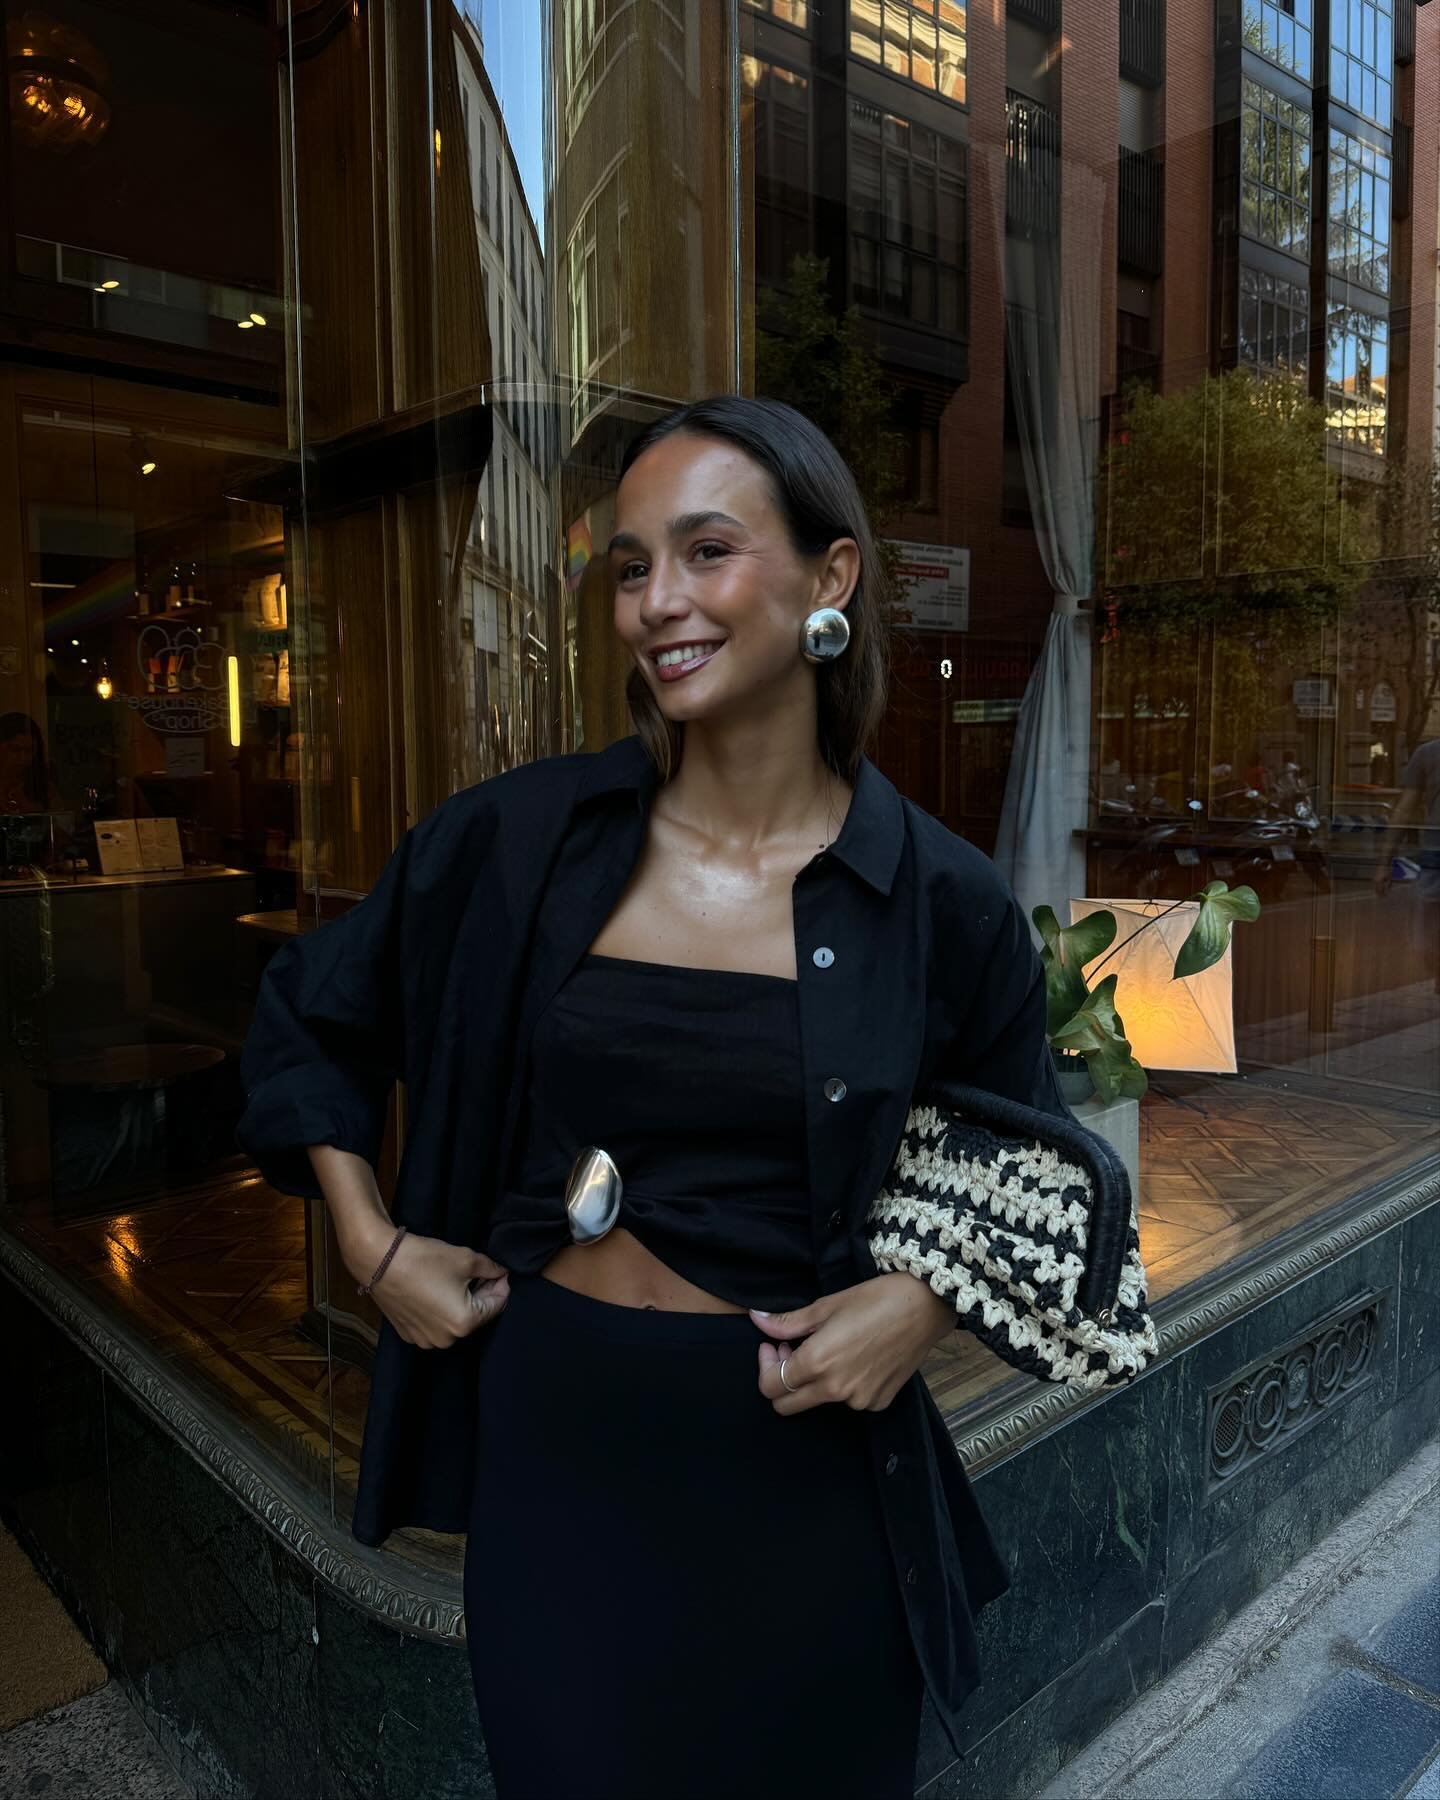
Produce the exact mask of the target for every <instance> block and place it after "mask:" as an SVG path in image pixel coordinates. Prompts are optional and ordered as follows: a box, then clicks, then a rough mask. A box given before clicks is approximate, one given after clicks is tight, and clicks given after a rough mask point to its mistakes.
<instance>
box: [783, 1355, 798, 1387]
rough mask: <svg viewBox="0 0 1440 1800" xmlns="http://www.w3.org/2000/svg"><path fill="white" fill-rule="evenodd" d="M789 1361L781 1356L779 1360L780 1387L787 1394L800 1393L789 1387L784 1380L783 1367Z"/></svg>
mask: <svg viewBox="0 0 1440 1800" xmlns="http://www.w3.org/2000/svg"><path fill="white" fill-rule="evenodd" d="M789 1360H790V1358H789V1357H788V1356H782V1357H781V1358H780V1385H781V1387H783V1388H784V1390H785V1392H786V1393H787V1394H798V1393H799V1392H800V1390H799V1388H797V1387H791V1385H790V1383H789V1382H788V1381H787V1380H786V1379H785V1365H786V1363H788V1362H789Z"/></svg>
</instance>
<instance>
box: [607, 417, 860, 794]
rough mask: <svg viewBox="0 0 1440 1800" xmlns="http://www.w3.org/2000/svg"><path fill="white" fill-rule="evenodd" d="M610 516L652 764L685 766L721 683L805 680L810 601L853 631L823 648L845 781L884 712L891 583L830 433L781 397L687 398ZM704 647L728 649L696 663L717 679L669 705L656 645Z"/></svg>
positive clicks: (634, 454) (823, 720)
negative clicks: (799, 634)
mask: <svg viewBox="0 0 1440 1800" xmlns="http://www.w3.org/2000/svg"><path fill="white" fill-rule="evenodd" d="M641 465H644V467H643V468H641V473H642V475H643V479H641V480H634V479H631V477H632V472H635V471H637V468H640V466H641ZM671 506H673V507H674V508H675V510H674V511H673V512H672V511H670V510H668V508H670V507H671ZM615 519H616V531H615V535H614V536H613V537H612V539H611V541H610V562H611V568H612V571H613V574H614V577H615V629H616V632H617V634H618V636H619V637H620V640H621V642H622V643H623V644H624V645H625V647H626V649H627V650H629V652H630V654H631V657H632V659H633V661H634V668H633V670H632V673H631V675H630V677H629V680H628V681H627V683H626V690H625V692H626V698H627V700H628V702H629V705H630V712H631V717H632V719H633V721H634V724H635V729H636V730H637V731H638V732H639V733H640V736H641V737H642V739H643V740H644V742H645V744H646V747H647V749H649V751H650V753H651V755H652V756H653V757H654V758H655V761H656V763H657V765H658V766H659V767H660V768H661V769H662V770H664V771H667V772H668V771H669V770H670V769H671V768H672V767H674V766H676V765H677V764H678V761H679V755H680V751H681V748H682V745H683V740H684V727H685V723H686V720H687V719H688V718H690V717H692V716H699V715H698V714H696V713H694V712H693V711H692V709H694V708H698V707H703V706H705V705H707V704H710V703H712V702H713V700H714V699H715V698H717V697H718V696H719V695H721V694H723V693H724V692H725V691H726V686H728V687H729V688H730V689H731V691H734V689H735V688H736V687H738V686H743V685H744V684H746V683H747V682H748V683H758V684H760V685H761V686H767V685H768V684H769V682H770V681H772V680H782V681H785V682H789V683H791V684H793V685H795V692H796V693H797V694H799V693H800V692H802V691H806V690H802V689H800V688H799V686H798V682H799V680H800V679H802V678H803V677H804V671H803V670H800V669H797V668H795V667H794V666H793V659H791V658H790V657H789V656H788V652H789V650H790V648H791V646H792V643H793V636H794V633H795V631H797V630H798V629H799V628H800V623H801V619H802V617H803V615H801V614H797V613H796V610H795V608H796V605H797V603H798V599H799V598H804V599H805V601H806V603H807V606H808V608H809V609H810V610H815V609H820V608H826V607H834V608H836V609H839V610H843V611H844V614H845V621H846V624H847V625H848V627H849V631H848V640H847V641H848V648H847V649H846V652H845V654H844V655H843V656H837V657H833V658H825V659H823V660H822V666H821V667H820V670H819V672H818V675H817V676H816V678H815V680H814V682H813V688H814V706H815V721H816V733H817V736H818V741H819V744H820V752H821V756H822V758H823V759H824V761H825V763H826V764H827V766H828V767H829V768H830V769H831V770H833V772H834V773H835V774H836V775H838V776H840V777H842V778H844V779H849V778H851V777H852V776H853V774H854V770H855V765H856V760H857V757H858V754H859V746H860V745H861V744H862V743H864V742H866V741H868V740H869V739H870V738H871V736H872V735H873V733H874V731H875V730H876V729H877V727H878V725H879V722H880V719H881V717H882V716H883V714H884V711H885V699H886V681H887V672H888V668H889V633H888V628H887V608H888V603H889V595H888V589H887V580H886V574H885V569H884V565H883V563H882V561H881V558H880V553H879V550H878V548H877V546H876V542H875V537H874V533H873V531H872V529H871V525H870V521H869V518H868V516H867V514H866V511H865V507H864V503H863V501H862V500H861V498H860V494H859V491H858V489H857V487H856V485H855V480H854V477H853V476H852V474H851V473H850V471H849V469H848V468H847V467H846V466H845V464H844V462H843V460H842V459H841V457H840V456H839V454H838V452H837V451H836V450H835V448H834V446H833V445H832V444H831V443H830V442H829V440H828V439H827V438H826V437H825V436H824V435H823V433H819V432H816V430H815V429H814V427H813V425H812V424H811V423H810V422H809V421H808V420H807V419H806V418H805V417H804V416H803V415H802V414H801V413H799V412H797V411H796V410H795V409H794V408H793V407H790V406H787V405H786V404H784V403H783V402H781V401H777V400H740V399H737V398H733V397H731V396H717V397H715V398H712V399H708V400H700V401H696V402H694V403H692V404H691V405H689V406H684V407H681V408H679V409H678V410H677V411H675V412H674V413H672V414H670V416H669V417H668V418H665V419H663V420H660V421H658V422H657V423H655V424H653V425H652V426H650V427H649V428H648V429H647V430H645V431H643V432H641V433H640V434H639V435H638V436H637V437H636V439H635V440H634V442H633V443H632V444H631V445H630V447H629V449H628V451H627V452H626V456H625V460H624V462H623V463H622V465H621V482H620V489H619V492H618V494H617V496H616V510H615ZM732 640H735V641H734V642H732ZM702 645H719V646H722V647H723V648H725V650H726V651H727V654H726V657H725V664H724V667H723V668H722V664H721V662H720V660H719V658H718V656H717V655H716V654H715V653H714V652H713V651H712V653H711V655H709V656H706V657H704V658H703V659H702V660H701V661H700V665H699V666H700V667H701V668H711V665H712V663H713V665H714V666H713V669H711V674H710V677H709V679H708V680H707V682H705V683H704V684H701V685H697V686H696V687H695V688H694V689H693V690H692V689H691V688H690V687H689V685H688V683H687V689H686V697H685V700H684V702H683V703H677V704H674V705H672V704H671V703H670V702H669V700H668V699H667V700H666V701H665V702H664V703H663V704H662V703H661V701H660V698H659V687H660V684H661V681H662V680H666V678H665V677H664V675H663V668H662V666H661V660H660V659H661V656H662V654H664V655H665V657H666V661H667V662H668V661H669V660H670V653H673V652H674V651H675V650H677V649H678V650H684V649H687V648H696V647H700V646H702ZM681 674H682V675H683V676H688V675H689V674H690V670H689V668H688V667H682V669H681ZM675 679H676V677H673V676H672V677H669V678H668V680H666V685H669V683H670V682H673V681H674V680H675ZM720 684H725V685H720Z"/></svg>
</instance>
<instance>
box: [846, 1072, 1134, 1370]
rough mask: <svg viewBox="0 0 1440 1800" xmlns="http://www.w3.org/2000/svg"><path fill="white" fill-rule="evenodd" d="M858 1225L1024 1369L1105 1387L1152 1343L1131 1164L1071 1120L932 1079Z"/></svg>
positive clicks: (891, 1265) (874, 1246)
mask: <svg viewBox="0 0 1440 1800" xmlns="http://www.w3.org/2000/svg"><path fill="white" fill-rule="evenodd" d="M867 1229H868V1233H869V1241H870V1250H871V1254H872V1255H873V1256H874V1258H875V1263H876V1266H877V1268H879V1269H880V1270H881V1271H882V1272H883V1273H892V1272H902V1271H903V1272H904V1273H907V1274H910V1275H917V1276H919V1277H920V1279H921V1280H923V1281H928V1282H929V1284H930V1286H931V1287H932V1288H933V1289H934V1290H935V1292H936V1293H937V1294H939V1295H940V1296H941V1297H942V1298H945V1299H951V1300H953V1301H954V1304H955V1309H956V1311H957V1312H958V1314H959V1316H960V1323H961V1324H962V1325H964V1326H966V1327H967V1329H969V1330H970V1331H972V1332H974V1334H975V1336H976V1337H978V1338H979V1339H980V1341H981V1343H983V1344H984V1345H986V1347H987V1348H988V1349H990V1350H993V1351H994V1352H995V1353H996V1355H997V1356H1001V1357H1003V1358H1004V1359H1005V1361H1006V1362H1007V1363H1010V1364H1011V1365H1012V1366H1013V1367H1014V1368H1017V1369H1022V1370H1024V1372H1025V1373H1026V1374H1027V1375H1038V1376H1040V1377H1041V1378H1042V1379H1043V1380H1046V1381H1072V1382H1077V1383H1079V1384H1080V1385H1081V1386H1082V1387H1086V1388H1101V1387H1107V1386H1111V1385H1116V1384H1119V1383H1123V1382H1126V1381H1129V1380H1132V1379H1133V1378H1134V1377H1135V1376H1136V1375H1138V1374H1139V1373H1140V1371H1141V1370H1142V1369H1143V1368H1145V1366H1146V1364H1147V1363H1149V1362H1150V1361H1152V1360H1153V1358H1154V1357H1155V1356H1156V1354H1157V1352H1158V1348H1159V1346H1158V1344H1157V1342H1156V1338H1155V1322H1154V1320H1153V1319H1152V1318H1151V1317H1150V1314H1149V1311H1148V1309H1147V1298H1146V1292H1145V1269H1144V1266H1143V1264H1142V1263H1141V1261H1140V1240H1139V1238H1138V1236H1137V1234H1136V1231H1135V1226H1134V1222H1133V1219H1132V1214H1131V1206H1130V1180H1129V1176H1128V1175H1127V1174H1126V1171H1125V1165H1124V1164H1123V1163H1122V1162H1121V1161H1120V1159H1119V1157H1118V1156H1117V1155H1116V1154H1115V1152H1114V1151H1113V1150H1112V1149H1111V1147H1110V1146H1109V1144H1107V1143H1106V1142H1105V1141H1104V1139H1103V1138H1099V1137H1097V1136H1096V1135H1095V1134H1094V1132H1091V1131H1087V1130H1086V1129H1085V1128H1084V1127H1083V1126H1081V1125H1077V1124H1076V1123H1075V1122H1074V1120H1071V1119H1056V1118H1054V1117H1052V1116H1051V1115H1050V1114H1048V1113H1042V1112H1038V1111H1036V1110H1035V1108H1034V1107H1030V1106H1022V1105H1020V1104H1018V1103H1017V1102H1015V1101H1013V1100H1004V1099H1001V1098H1000V1097H999V1096H997V1095H995V1094H987V1093H984V1092H982V1091H981V1090H980V1089H978V1088H971V1087H964V1086H961V1085H960V1084H958V1083H946V1084H942V1085H939V1086H937V1087H935V1088H934V1089H932V1090H931V1091H930V1092H928V1093H927V1094H926V1095H925V1097H924V1099H923V1100H920V1101H917V1102H916V1104H914V1105H913V1106H912V1107H911V1110H910V1114H909V1117H908V1118H907V1119H906V1121H905V1131H904V1135H903V1136H902V1137H901V1140H900V1148H899V1150H898V1151H897V1153H896V1156H895V1160H894V1162H893V1164H892V1165H891V1168H890V1172H889V1174H888V1175H887V1176H886V1179H885V1183H884V1185H883V1187H882V1188H881V1190H880V1192H879V1194H878V1195H877V1196H876V1197H875V1199H874V1201H873V1202H872V1204H871V1207H870V1213H869V1218H868V1221H867Z"/></svg>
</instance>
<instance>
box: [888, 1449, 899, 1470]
mask: <svg viewBox="0 0 1440 1800" xmlns="http://www.w3.org/2000/svg"><path fill="white" fill-rule="evenodd" d="M899 1467H900V1458H899V1457H898V1456H896V1454H895V1453H894V1451H893V1450H892V1451H891V1453H890V1454H889V1456H887V1457H886V1458H885V1473H886V1474H887V1475H893V1474H894V1473H895V1471H896V1470H897V1469H898V1468H899Z"/></svg>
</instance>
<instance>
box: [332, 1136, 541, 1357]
mask: <svg viewBox="0 0 1440 1800" xmlns="http://www.w3.org/2000/svg"><path fill="white" fill-rule="evenodd" d="M309 1156H310V1162H311V1165H312V1166H313V1168H314V1170H315V1174H316V1176H317V1178H318V1179H319V1182H320V1188H321V1192H322V1193H323V1194H324V1196H325V1200H326V1203H327V1205H328V1206H329V1209H330V1217H331V1219H332V1221H333V1222H334V1227H335V1236H336V1242H337V1245H338V1247H339V1251H340V1259H341V1261H342V1262H343V1263H344V1264H345V1267H346V1268H347V1269H348V1270H349V1271H350V1273H351V1274H352V1275H353V1276H354V1277H355V1279H356V1281H357V1282H366V1281H369V1280H370V1278H371V1276H372V1275H373V1274H374V1272H375V1270H376V1269H377V1268H378V1267H379V1266H380V1259H381V1258H382V1257H383V1256H384V1254H385V1252H386V1251H387V1250H388V1249H389V1248H390V1245H391V1244H392V1243H393V1242H394V1238H395V1222H394V1220H393V1219H392V1218H391V1217H390V1215H389V1213H388V1212H387V1211H386V1209H385V1207H384V1205H383V1204H382V1203H381V1199H380V1194H379V1190H378V1189H377V1188H376V1185H375V1171H374V1169H373V1168H372V1167H371V1166H370V1164H369V1163H368V1162H367V1161H366V1160H365V1158H364V1157H363V1156H359V1155H357V1154H356V1153H355V1152H354V1151H352V1150H341V1149H338V1148H337V1147H335V1146H334V1145H331V1144H312V1145H311V1146H310V1148H309ZM370 1297H371V1299H372V1300H373V1301H374V1302H375V1304H376V1305H377V1306H378V1307H379V1308H380V1310H381V1312H382V1313H384V1315H385V1317H386V1318H387V1319H388V1320H389V1321H390V1323H391V1324H392V1325H393V1326H394V1327H395V1329H396V1331H398V1332H399V1333H400V1335H401V1337H402V1338H404V1340H405V1342H406V1343H407V1344H415V1345H416V1346H418V1348H420V1349H421V1350H448V1349H449V1348H450V1346H451V1345H452V1344H456V1343H459V1341H460V1339H461V1338H465V1337H469V1336H470V1334H471V1332H473V1331H478V1330H479V1329H480V1327H481V1326H482V1325H488V1324H490V1323H491V1322H492V1320H495V1319H498V1318H499V1317H500V1315H501V1313H502V1312H504V1310H505V1302H506V1301H507V1300H508V1299H509V1298H510V1275H509V1271H508V1270H507V1269H503V1268H501V1266H500V1264H499V1263H497V1262H492V1261H491V1259H490V1258H489V1257H488V1256H485V1255H482V1253H481V1252H480V1251H478V1250H467V1249H465V1247H464V1246H463V1245H462V1244H452V1243H449V1242H447V1240H446V1239H444V1238H432V1237H414V1236H412V1235H411V1234H410V1233H409V1232H408V1231H407V1232H406V1233H405V1235H404V1237H403V1238H401V1240H400V1245H399V1248H398V1249H397V1250H396V1252H395V1254H394V1256H392V1257H391V1259H390V1264H389V1267H388V1268H387V1269H386V1271H385V1273H384V1274H383V1275H382V1276H381V1277H380V1279H379V1281H378V1282H376V1284H375V1285H374V1287H372V1288H371V1290H370Z"/></svg>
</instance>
